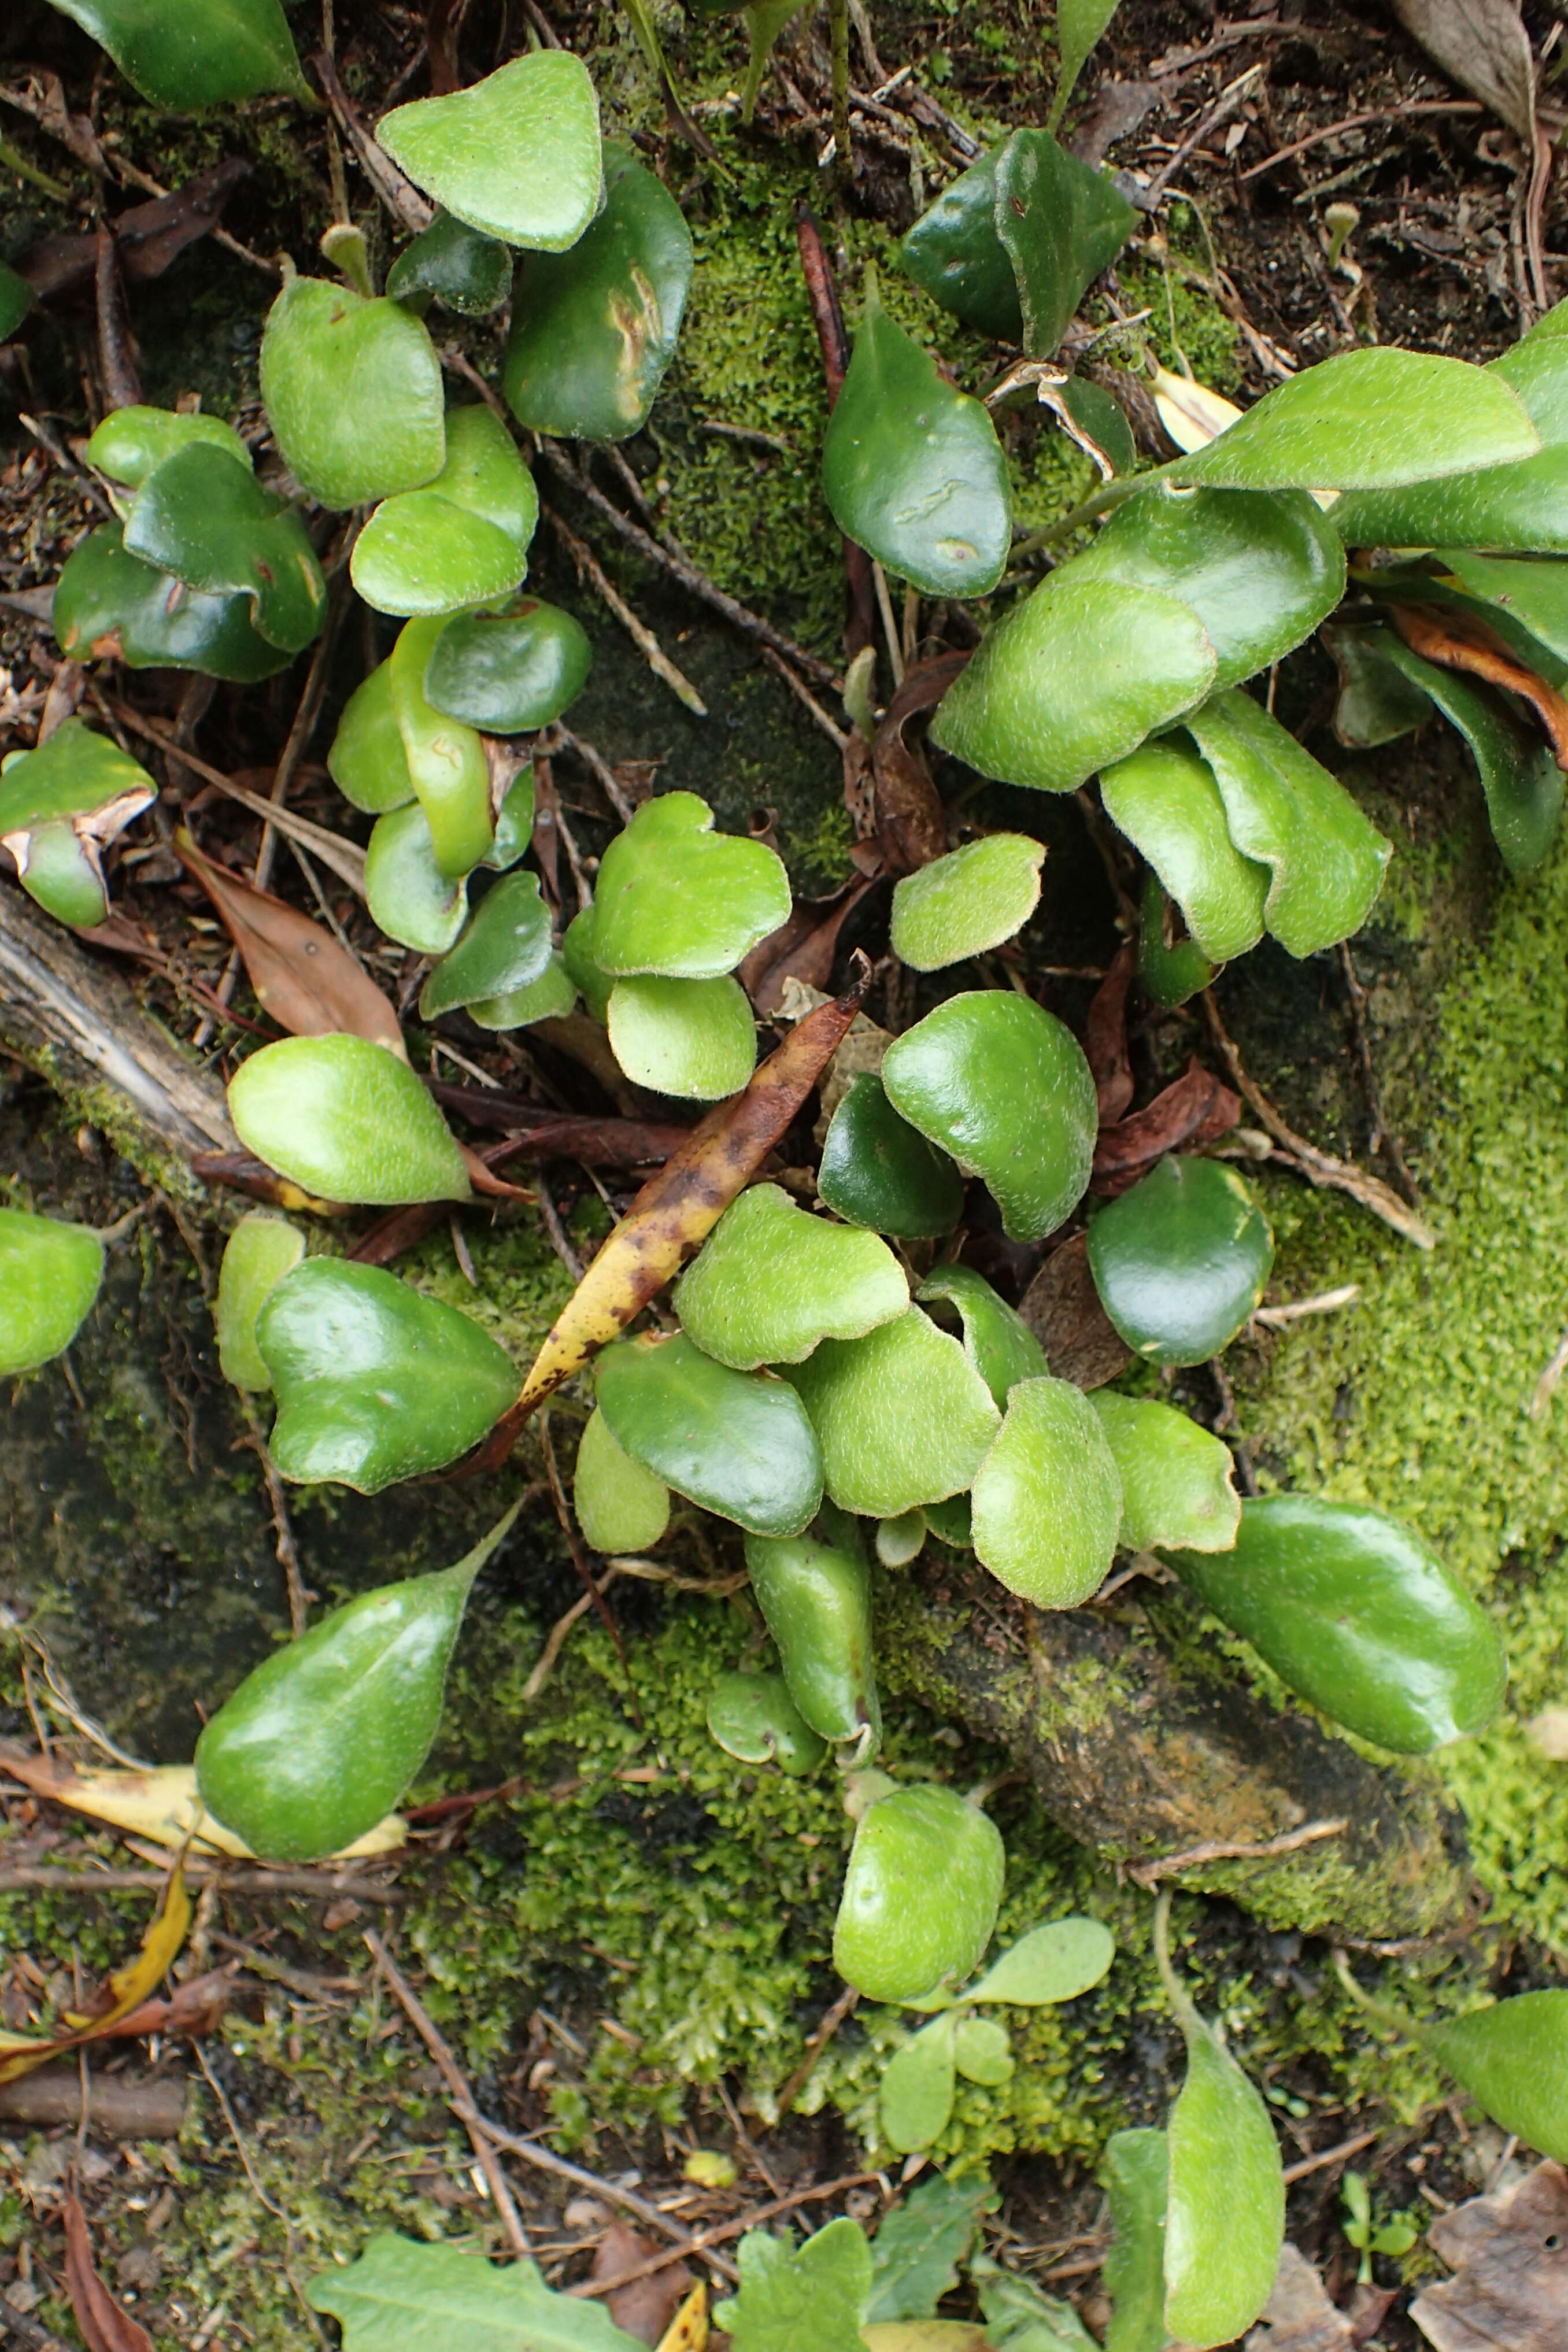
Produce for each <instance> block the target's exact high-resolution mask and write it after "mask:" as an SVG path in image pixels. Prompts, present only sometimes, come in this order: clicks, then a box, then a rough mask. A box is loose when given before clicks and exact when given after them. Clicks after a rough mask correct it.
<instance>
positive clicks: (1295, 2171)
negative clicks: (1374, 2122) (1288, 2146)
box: [1285, 2131, 1378, 2188]
mask: <svg viewBox="0 0 1568 2352" xmlns="http://www.w3.org/2000/svg"><path fill="white" fill-rule="evenodd" d="M1377 2137H1378V2134H1377V2133H1376V2132H1374V2131H1363V2132H1357V2133H1356V2135H1355V2137H1354V2138H1353V2139H1342V2140H1341V2142H1340V2144H1339V2146H1338V2147H1325V2148H1321V2149H1320V2150H1319V2152H1318V2154H1317V2155H1316V2156H1304V2157H1303V2158H1301V2161H1300V2164H1288V2165H1287V2166H1286V2167H1285V2185H1286V2187H1287V2188H1289V2186H1290V2184H1291V2182H1292V2181H1296V2180H1305V2179H1306V2178H1307V2176H1308V2174H1309V2173H1312V2172H1324V2171H1326V2170H1327V2169H1328V2167H1329V2166H1330V2165H1331V2164H1348V2163H1349V2162H1350V2160H1351V2158H1352V2156H1359V2155H1360V2154H1361V2152H1362V2150H1363V2147H1371V2146H1372V2144H1373V2140H1374V2139H1376V2138H1377Z"/></svg>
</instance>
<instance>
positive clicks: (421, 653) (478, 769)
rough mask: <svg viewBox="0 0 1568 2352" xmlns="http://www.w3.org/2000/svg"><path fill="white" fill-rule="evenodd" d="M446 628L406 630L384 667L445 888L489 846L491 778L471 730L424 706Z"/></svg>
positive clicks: (417, 625) (410, 625)
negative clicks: (429, 669)
mask: <svg viewBox="0 0 1568 2352" xmlns="http://www.w3.org/2000/svg"><path fill="white" fill-rule="evenodd" d="M444 626H445V624H444V623H443V622H442V621H440V620H437V619H425V620H415V621H408V622H406V623H405V625H404V626H403V627H402V628H401V629H400V630H399V632H398V636H397V643H396V644H395V646H393V648H392V654H391V657H390V659H389V661H388V664H387V667H388V670H389V672H390V675H391V686H392V708H393V713H394V716H395V719H396V720H397V731H398V733H399V735H400V736H401V737H402V739H403V752H404V757H405V760H406V761H407V762H408V774H409V778H410V781H411V782H412V783H413V786H414V790H415V792H416V794H417V796H418V800H419V805H420V807H421V808H422V809H423V810H424V812H425V814H426V817H427V818H428V819H429V824H430V840H431V846H432V850H433V854H434V856H435V859H436V863H437V866H438V867H439V869H440V871H441V872H442V873H443V874H444V875H445V876H446V877H447V880H448V881H456V880H458V878H459V877H461V876H463V875H465V874H468V873H471V872H472V870H473V868H474V867H475V866H477V865H478V864H479V861H480V859H481V858H482V857H483V856H485V854H486V852H487V851H488V850H489V847H490V845H491V843H492V842H493V841H494V839H495V818H494V815H493V813H492V810H491V806H490V772H489V763H488V761H486V758H485V747H484V743H483V741H482V740H481V739H480V737H479V734H478V732H477V731H476V730H475V729H473V728H472V727H465V726H464V725H463V722H462V720H461V719H446V718H443V717H442V715H441V713H440V712H439V711H438V710H433V709H431V708H430V705H429V704H428V703H427V702H426V699H425V690H424V688H425V665H426V662H427V661H428V660H429V658H430V653H431V648H432V647H433V646H434V645H435V644H436V641H437V637H438V636H439V635H440V633H441V630H442V628H443V627H444Z"/></svg>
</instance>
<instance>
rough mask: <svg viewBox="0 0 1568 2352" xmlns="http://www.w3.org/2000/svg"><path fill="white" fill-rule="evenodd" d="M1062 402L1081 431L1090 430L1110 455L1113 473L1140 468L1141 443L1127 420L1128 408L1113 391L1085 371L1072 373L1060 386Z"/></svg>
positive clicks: (1129, 471)
mask: <svg viewBox="0 0 1568 2352" xmlns="http://www.w3.org/2000/svg"><path fill="white" fill-rule="evenodd" d="M1060 391H1061V402H1062V406H1063V407H1064V408H1065V409H1066V410H1067V412H1068V415H1069V416H1070V417H1071V419H1072V421H1073V423H1074V425H1076V426H1077V427H1078V430H1079V433H1082V434H1087V436H1089V440H1091V441H1092V442H1093V443H1094V445H1095V447H1096V448H1097V449H1099V450H1100V454H1101V455H1102V456H1103V457H1106V458H1107V459H1109V461H1110V470H1111V472H1112V473H1113V474H1133V473H1136V472H1137V470H1138V444H1137V442H1136V441H1135V440H1134V439H1133V437H1132V427H1131V425H1129V423H1128V422H1127V411H1126V410H1125V409H1124V408H1123V407H1122V405H1121V402H1120V401H1119V400H1118V399H1117V397H1116V395H1115V394H1114V393H1111V392H1107V391H1106V389H1105V386H1104V385H1103V384H1102V383H1095V382H1094V381H1093V379H1092V378H1091V377H1089V376H1086V375H1069V376H1068V380H1067V382H1066V383H1064V384H1063V385H1062V386H1061V387H1060Z"/></svg>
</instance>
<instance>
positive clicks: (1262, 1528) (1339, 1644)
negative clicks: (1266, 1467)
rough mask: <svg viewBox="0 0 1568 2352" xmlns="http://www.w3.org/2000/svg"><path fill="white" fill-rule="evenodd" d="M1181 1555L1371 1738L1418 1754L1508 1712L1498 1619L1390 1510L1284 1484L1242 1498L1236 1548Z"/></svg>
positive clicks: (1228, 1607)
mask: <svg viewBox="0 0 1568 2352" xmlns="http://www.w3.org/2000/svg"><path fill="white" fill-rule="evenodd" d="M1171 1557H1172V1563H1173V1566H1174V1567H1175V1568H1176V1569H1177V1570H1179V1571H1180V1573H1181V1575H1182V1577H1183V1579H1184V1581H1185V1582H1187V1583H1188V1584H1190V1585H1191V1586H1192V1587H1193V1589H1194V1591H1195V1592H1197V1593H1198V1594H1199V1595H1200V1596H1201V1598H1202V1599H1203V1600H1204V1601H1205V1603H1206V1604H1207V1606H1208V1607H1209V1608H1211V1609H1212V1610H1213V1611H1214V1612H1215V1615H1216V1616H1218V1617H1223V1618H1224V1620H1225V1622H1226V1624H1227V1625H1231V1626H1233V1627H1234V1628H1235V1630H1236V1631H1237V1633H1242V1634H1245V1635H1246V1637H1247V1640H1248V1641H1249V1642H1250V1643H1252V1645H1253V1647H1254V1648H1255V1649H1256V1650H1258V1651H1259V1652H1260V1653H1261V1654H1262V1655H1263V1656H1264V1657H1265V1658H1267V1660H1268V1664H1270V1665H1271V1666H1272V1667H1273V1668H1274V1671H1275V1673H1276V1674H1277V1675H1279V1679H1280V1680H1281V1682H1283V1683H1285V1684H1286V1685H1288V1687H1289V1689H1291V1690H1293V1691H1296V1692H1299V1693H1300V1696H1302V1697H1303V1698H1306V1699H1310V1701H1311V1703H1312V1705H1313V1706H1319V1707H1321V1709H1322V1711H1323V1713H1324V1714H1325V1715H1327V1716H1329V1717H1331V1719H1332V1720H1333V1721H1334V1722H1335V1723H1342V1724H1343V1725H1344V1727H1345V1728H1346V1730H1347V1731H1353V1732H1355V1733H1356V1734H1357V1735H1358V1737H1359V1738H1363V1739H1371V1740H1374V1741H1375V1742H1376V1743H1377V1745H1378V1746H1379V1747H1380V1748H1392V1749H1393V1750H1394V1751H1395V1752H1396V1753H1397V1754H1399V1755H1405V1756H1419V1755H1423V1754H1425V1753H1426V1750H1427V1749H1428V1748H1439V1747H1441V1746H1443V1745H1444V1743H1445V1742H1446V1741H1447V1740H1450V1739H1459V1738H1465V1737H1466V1736H1468V1734H1469V1733H1472V1732H1477V1731H1481V1730H1484V1729H1485V1727H1486V1726H1487V1725H1488V1724H1489V1722H1490V1721H1491V1719H1492V1717H1493V1716H1495V1714H1496V1713H1497V1710H1498V1707H1499V1706H1500V1703H1501V1699H1502V1693H1503V1685H1504V1681H1505V1678H1506V1675H1507V1665H1506V1662H1505V1659H1504V1656H1503V1650H1502V1644H1501V1642H1500V1640H1499V1638H1498V1633H1497V1629H1496V1627H1495V1626H1494V1625H1493V1623H1492V1622H1491V1620H1490V1619H1489V1617H1488V1616H1487V1615H1486V1614H1485V1612H1483V1611H1482V1610H1480V1609H1479V1608H1478V1606H1477V1605H1476V1603H1475V1601H1472V1600H1471V1599H1470V1596H1469V1595H1468V1592H1466V1591H1464V1590H1463V1589H1462V1588H1461V1587H1460V1586H1459V1585H1458V1583H1457V1582H1456V1581H1455V1580H1454V1579H1453V1578H1452V1577H1451V1576H1450V1575H1449V1573H1448V1571H1447V1569H1446V1568H1445V1567H1444V1566H1443V1564H1442V1562H1441V1560H1439V1559H1436V1557H1435V1555H1434V1554H1433V1553H1431V1552H1430V1551H1428V1550H1427V1549H1426V1546H1425V1545H1424V1544H1423V1543H1421V1542H1420V1541H1419V1540H1418V1539H1417V1538H1416V1537H1415V1536H1414V1535H1413V1534H1412V1533H1411V1532H1410V1530H1409V1529H1408V1528H1405V1527H1402V1526H1401V1525H1400V1523H1399V1521H1398V1520H1397V1519H1390V1518H1386V1517H1384V1514H1383V1513H1382V1512H1381V1511H1370V1510H1365V1509H1363V1508H1362V1507H1359V1506H1356V1505H1352V1504H1348V1503H1329V1502H1324V1501H1322V1500H1321V1498H1320V1497H1318V1496H1306V1495H1273V1496H1268V1497H1267V1498H1266V1499H1265V1500H1263V1501H1261V1502H1247V1503H1244V1504H1243V1505H1242V1510H1241V1528H1240V1531H1239V1533H1238V1534H1237V1540H1236V1545H1235V1548H1234V1549H1232V1550H1230V1551H1226V1552H1190V1551H1188V1552H1174V1553H1173V1554H1172V1555H1171Z"/></svg>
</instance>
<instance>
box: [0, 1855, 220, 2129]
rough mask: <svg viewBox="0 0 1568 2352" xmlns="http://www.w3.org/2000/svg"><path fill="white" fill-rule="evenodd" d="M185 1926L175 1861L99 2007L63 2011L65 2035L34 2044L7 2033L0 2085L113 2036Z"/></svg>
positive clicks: (162, 1972) (167, 1961) (148, 1990)
mask: <svg viewBox="0 0 1568 2352" xmlns="http://www.w3.org/2000/svg"><path fill="white" fill-rule="evenodd" d="M190 1924H191V1898H190V1895H188V1894H187V1892H186V1890H185V1878H184V1871H183V1870H182V1869H181V1867H180V1864H178V1863H176V1864H174V1869H173V1870H172V1871H171V1872H170V1874H169V1878H168V1883H167V1885H165V1886H164V1888H163V1896H162V1899H161V1900H160V1902H159V1905H158V1908H157V1910H156V1912H155V1913H154V1914H153V1924H152V1926H151V1927H149V1928H148V1930H147V1933H146V1936H145V1937H144V1938H143V1940H142V1949H141V1950H140V1951H139V1952H138V1953H137V1955H136V1958H134V1959H133V1960H132V1961H129V1962H128V1963H127V1965H126V1966H125V1967H124V1968H122V1969H116V1970H115V1971H114V1974H113V1975H112V1976H111V1977H110V1979H109V1981H108V1983H107V1984H106V1985H105V1986H104V1988H103V1991H102V1994H101V1995H100V1999H101V2000H102V2001H103V2003H104V2006H103V2007H102V2008H100V2009H96V2010H93V2011H68V2012H67V2014H66V2018H65V2022H66V2024H67V2025H68V2027H69V2029H70V2031H69V2032H66V2033H57V2034H51V2035H49V2036H48V2037H47V2039H40V2040H33V2041H29V2040H27V2039H26V2038H25V2037H20V2036H17V2035H15V2034H9V2033H8V2034H6V2035H5V2037H4V2039H3V2041H0V2049H4V2050H5V2051H7V2052H8V2053H10V2054H9V2055H8V2056H5V2057H0V2083H14V2082H16V2080H17V2078H18V2077H19V2076H20V2075H23V2074H31V2073H32V2072H33V2070H34V2068H35V2067H36V2066H42V2065H43V2064H44V2063H46V2061H47V2060H48V2059H50V2058H58V2057H59V2056H60V2055H61V2054H62V2053H64V2052H66V2051H68V2050H77V2049H79V2048H80V2046H81V2044H82V2043H83V2042H97V2041H100V2040H101V2039H102V2037H103V2036H104V2035H106V2034H110V2033H112V2032H113V2031H114V2028H115V2027H116V2026H117V2025H118V2024H119V2022H120V2021H121V2018H122V2017H129V2016H130V2014H131V2012H132V2010H133V2009H140V2008H141V2006H142V2002H143V2001H144V2000H150V1999H151V1997H152V1995H153V1993H154V1992H155V1991H156V1990H157V1988H158V1986H159V1985H160V1984H162V1982H163V1979H164V1978H165V1977H166V1976H167V1975H168V1973H169V1970H170V1969H171V1967H172V1966H173V1965H174V1959H175V1957H176V1955H177V1954H178V1952H179V1949H180V1947H181V1945H182V1944H183V1943H184V1940H185V1936H186V1933H187V1931H188V1929H189V1927H190Z"/></svg>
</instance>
